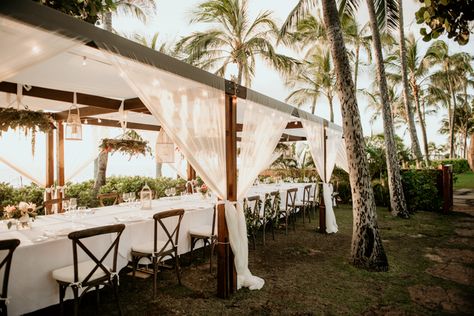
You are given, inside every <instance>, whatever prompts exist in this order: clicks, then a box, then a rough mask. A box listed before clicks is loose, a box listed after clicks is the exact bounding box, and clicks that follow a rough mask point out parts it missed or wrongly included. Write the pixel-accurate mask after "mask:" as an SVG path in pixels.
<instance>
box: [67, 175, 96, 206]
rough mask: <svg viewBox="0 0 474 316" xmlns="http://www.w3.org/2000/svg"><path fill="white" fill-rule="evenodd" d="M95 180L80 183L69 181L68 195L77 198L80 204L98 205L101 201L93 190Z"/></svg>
mask: <svg viewBox="0 0 474 316" xmlns="http://www.w3.org/2000/svg"><path fill="white" fill-rule="evenodd" d="M93 187H94V180H87V181H84V182H80V183H74V184H72V183H68V184H67V189H66V197H70V198H76V199H77V205H78V206H87V207H97V206H98V205H99V202H98V200H97V198H96V197H95V196H94V194H93V192H92V188H93Z"/></svg>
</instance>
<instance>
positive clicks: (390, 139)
mask: <svg viewBox="0 0 474 316" xmlns="http://www.w3.org/2000/svg"><path fill="white" fill-rule="evenodd" d="M367 7H368V10H369V20H370V28H371V30H372V43H373V45H374V54H375V62H376V65H377V81H378V83H379V89H380V96H381V103H382V118H383V127H384V135H385V148H386V149H385V150H386V157H387V174H388V188H389V191H390V206H391V207H392V212H393V213H394V214H395V215H397V216H400V217H402V218H408V217H409V214H408V210H407V205H406V202H405V196H404V194H403V187H402V180H401V177H400V166H399V164H398V155H397V149H396V147H395V137H394V134H395V132H394V129H393V121H392V111H391V108H390V100H389V97H388V88H387V79H386V76H385V67H384V62H383V55H382V43H381V40H380V33H379V29H378V25H377V18H376V15H375V6H374V1H373V0H367Z"/></svg>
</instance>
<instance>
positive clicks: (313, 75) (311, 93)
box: [286, 46, 336, 122]
mask: <svg viewBox="0 0 474 316" xmlns="http://www.w3.org/2000/svg"><path fill="white" fill-rule="evenodd" d="M312 52H313V53H314V54H313V55H311V56H309V57H307V58H306V62H305V63H304V65H303V67H302V70H301V71H299V72H298V73H297V74H296V75H293V76H290V77H289V78H288V79H287V81H286V84H287V86H289V87H295V86H301V87H300V88H298V89H296V90H294V91H293V92H291V93H290V95H289V96H288V97H287V98H286V101H287V102H293V103H294V104H296V105H297V106H301V105H303V104H305V103H307V102H308V101H310V102H311V104H312V107H311V113H313V114H314V112H315V110H316V102H317V100H318V97H319V96H320V95H324V96H325V97H326V98H327V100H328V104H329V117H330V121H331V122H334V105H333V102H334V101H333V100H334V96H335V93H336V91H334V85H335V83H336V76H335V75H334V67H333V65H332V61H331V56H330V52H329V50H327V49H324V48H322V47H321V46H319V47H317V48H315V49H314V50H313V51H312Z"/></svg>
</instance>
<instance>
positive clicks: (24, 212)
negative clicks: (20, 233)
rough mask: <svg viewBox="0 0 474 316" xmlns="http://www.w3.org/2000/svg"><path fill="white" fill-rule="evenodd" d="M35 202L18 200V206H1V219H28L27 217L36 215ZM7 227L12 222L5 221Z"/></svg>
mask: <svg viewBox="0 0 474 316" xmlns="http://www.w3.org/2000/svg"><path fill="white" fill-rule="evenodd" d="M35 211H36V204H34V203H27V202H20V203H19V204H18V206H15V205H7V206H5V207H4V208H3V216H2V219H5V220H9V219H19V220H21V219H25V220H28V219H29V217H30V216H31V217H33V219H34V218H35V217H36V212H35ZM7 225H8V228H10V227H11V226H12V222H11V221H10V222H8V223H7Z"/></svg>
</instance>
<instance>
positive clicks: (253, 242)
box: [252, 231, 257, 250]
mask: <svg viewBox="0 0 474 316" xmlns="http://www.w3.org/2000/svg"><path fill="white" fill-rule="evenodd" d="M255 239H256V237H255V231H253V232H252V244H253V250H256V249H257V245H256V241H255Z"/></svg>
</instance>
